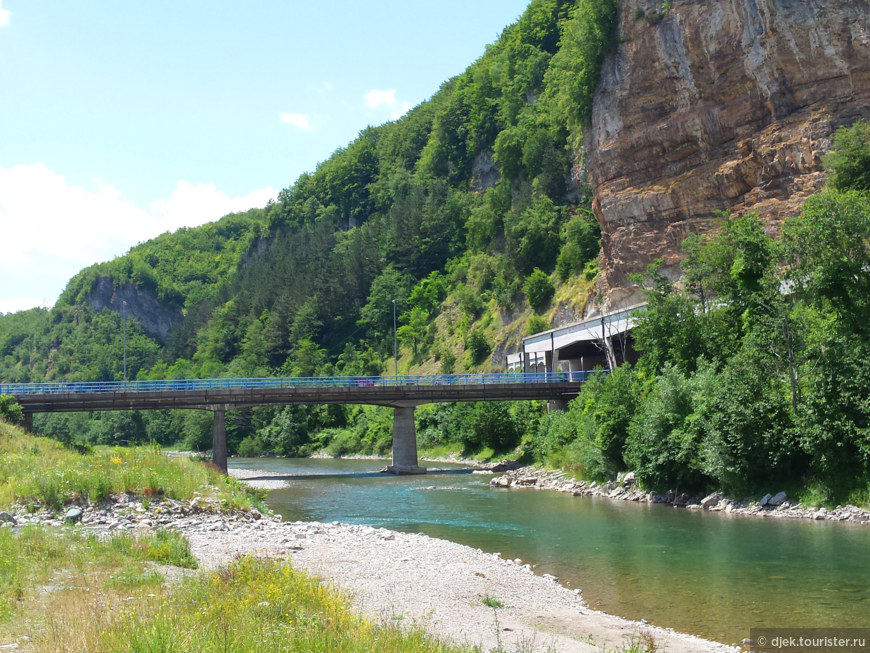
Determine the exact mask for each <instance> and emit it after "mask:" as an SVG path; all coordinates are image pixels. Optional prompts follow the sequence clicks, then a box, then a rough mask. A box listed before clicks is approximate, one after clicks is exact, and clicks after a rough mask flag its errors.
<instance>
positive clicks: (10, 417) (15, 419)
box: [0, 395, 24, 425]
mask: <svg viewBox="0 0 870 653" xmlns="http://www.w3.org/2000/svg"><path fill="white" fill-rule="evenodd" d="M0 419H3V420H4V421H6V422H7V423H9V424H14V425H17V424H21V422H22V421H23V420H24V410H22V408H21V406H19V405H18V402H17V401H15V398H14V397H12V396H11V395H0Z"/></svg>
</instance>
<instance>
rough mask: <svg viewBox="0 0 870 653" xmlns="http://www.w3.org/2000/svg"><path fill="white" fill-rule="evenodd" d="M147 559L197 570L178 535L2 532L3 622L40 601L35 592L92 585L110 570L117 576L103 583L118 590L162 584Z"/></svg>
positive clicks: (108, 576) (34, 529)
mask: <svg viewBox="0 0 870 653" xmlns="http://www.w3.org/2000/svg"><path fill="white" fill-rule="evenodd" d="M149 561H150V562H157V563H162V564H169V565H174V566H177V567H185V568H189V569H192V568H195V567H196V560H195V559H194V557H193V556H192V555H191V553H190V546H189V545H188V543H187V540H185V539H184V538H183V537H182V536H180V535H178V534H177V533H170V532H166V531H158V532H156V533H153V534H146V535H127V534H121V533H119V534H117V535H115V536H114V537H112V538H99V537H97V536H96V535H94V534H93V533H87V532H83V531H80V530H75V531H73V530H60V529H49V528H40V527H26V528H23V529H21V530H20V532H18V533H14V532H13V531H12V529H10V528H3V529H0V624H2V623H3V622H4V621H8V620H9V619H11V618H12V617H13V616H14V615H15V614H16V613H17V612H18V611H19V609H20V608H21V607H22V605H23V603H24V601H25V600H26V599H27V598H28V596H30V595H32V596H36V597H38V594H39V593H38V592H36V591H35V589H34V588H36V587H46V586H51V585H52V584H53V583H54V584H55V585H56V586H57V587H59V588H63V587H66V586H69V585H74V586H81V585H83V584H84V585H86V586H87V585H91V584H94V581H93V577H94V576H95V575H100V574H101V573H102V570H105V569H107V568H110V569H112V570H113V572H112V573H111V574H109V573H108V572H106V574H104V575H105V577H106V580H105V582H106V583H108V584H109V585H110V586H112V587H116V588H119V589H123V588H127V587H130V586H137V587H141V586H147V585H153V584H160V583H162V581H163V578H162V577H161V576H160V575H159V574H157V573H156V572H153V571H146V570H145V568H144V566H143V563H145V562H149ZM97 584H99V583H97ZM55 589H56V588H55ZM54 593H55V592H54V591H52V594H54Z"/></svg>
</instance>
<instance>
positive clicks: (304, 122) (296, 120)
mask: <svg viewBox="0 0 870 653" xmlns="http://www.w3.org/2000/svg"><path fill="white" fill-rule="evenodd" d="M281 122H286V123H287V124H290V125H293V126H294V127H298V128H299V129H304V130H305V131H307V132H310V131H311V129H312V127H311V120H309V118H308V116H306V115H304V114H301V113H282V114H281Z"/></svg>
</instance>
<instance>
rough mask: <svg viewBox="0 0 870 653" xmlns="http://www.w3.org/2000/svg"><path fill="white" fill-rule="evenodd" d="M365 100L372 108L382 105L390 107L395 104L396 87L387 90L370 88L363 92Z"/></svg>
mask: <svg viewBox="0 0 870 653" xmlns="http://www.w3.org/2000/svg"><path fill="white" fill-rule="evenodd" d="M365 100H366V104H367V105H369V106H370V107H371V108H372V109H377V108H378V107H383V106H387V107H391V106H393V105H395V104H396V89H390V90H389V91H378V90H376V89H375V90H371V91H369V92H368V93H366V94H365Z"/></svg>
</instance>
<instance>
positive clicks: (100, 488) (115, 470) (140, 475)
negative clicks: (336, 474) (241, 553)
mask: <svg viewBox="0 0 870 653" xmlns="http://www.w3.org/2000/svg"><path fill="white" fill-rule="evenodd" d="M204 487H206V488H209V491H210V492H211V493H212V494H213V495H214V497H215V498H216V499H218V500H219V501H220V506H221V507H222V508H223V509H226V510H229V509H241V510H248V509H250V508H251V507H262V504H261V503H260V501H261V500H262V494H261V493H258V492H257V491H256V490H252V489H251V488H249V487H248V486H246V485H244V484H242V483H239V482H238V481H237V480H235V479H233V478H229V477H226V476H223V475H222V474H221V473H220V472H219V471H218V470H216V469H214V468H213V467H210V466H207V465H203V464H202V463H198V462H195V461H192V460H189V459H187V458H186V457H173V458H170V457H168V456H166V455H165V454H164V453H163V451H161V450H160V448H159V447H157V446H148V447H124V448H121V447H94V448H93V449H92V450H90V451H88V452H84V453H82V452H78V451H71V450H69V449H67V448H64V447H63V446H62V445H61V444H60V443H58V442H57V441H55V440H51V439H49V438H41V437H35V436H31V435H27V434H25V433H24V431H22V430H21V429H20V428H17V427H14V426H10V425H8V424H5V423H3V422H0V506H8V505H10V504H12V503H13V502H15V501H21V502H25V503H28V502H33V503H38V504H44V505H46V506H48V507H50V508H52V509H54V510H60V509H61V508H63V507H64V506H65V505H66V504H68V503H70V502H73V501H91V502H95V503H97V502H101V501H105V500H106V499H107V498H108V497H109V496H110V495H112V494H123V493H129V494H137V495H140V496H145V497H155V498H157V497H164V498H167V499H178V500H181V499H191V498H193V497H194V495H195V494H196V493H197V492H200V493H201V492H202V491H203V488H204Z"/></svg>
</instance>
